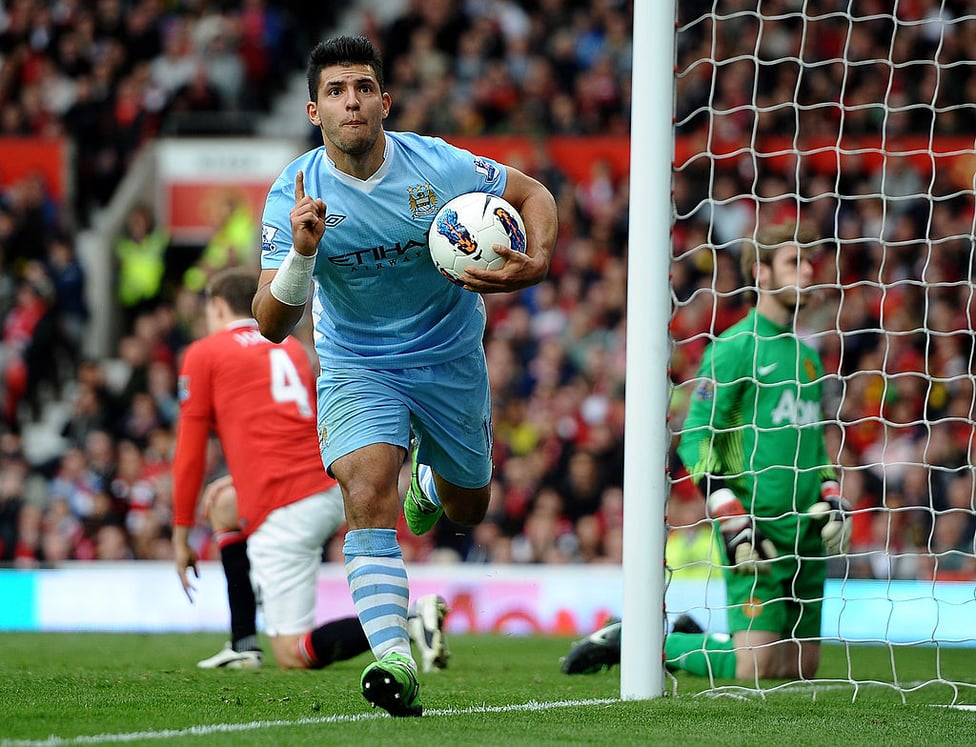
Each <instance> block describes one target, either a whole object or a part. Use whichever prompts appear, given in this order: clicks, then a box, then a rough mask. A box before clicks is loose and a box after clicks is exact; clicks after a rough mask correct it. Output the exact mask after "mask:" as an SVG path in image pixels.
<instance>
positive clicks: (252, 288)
mask: <svg viewBox="0 0 976 747" xmlns="http://www.w3.org/2000/svg"><path fill="white" fill-rule="evenodd" d="M257 291H258V279H257V276H256V275H255V274H254V273H253V272H251V271H250V270H247V269H245V268H243V267H228V268H226V269H224V270H220V271H219V272H217V273H216V274H215V275H214V276H213V277H212V278H211V279H210V282H209V283H208V284H207V295H208V296H210V297H211V298H222V299H224V301H226V302H227V305H228V306H229V307H230V310H231V311H232V312H233V313H235V314H239V315H240V316H250V315H251V301H252V300H253V299H254V294H255V293H257Z"/></svg>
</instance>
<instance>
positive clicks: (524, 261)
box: [461, 244, 549, 293]
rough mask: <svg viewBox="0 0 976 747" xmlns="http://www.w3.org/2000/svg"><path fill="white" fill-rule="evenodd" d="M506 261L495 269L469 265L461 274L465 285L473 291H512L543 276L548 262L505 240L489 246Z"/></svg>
mask: <svg viewBox="0 0 976 747" xmlns="http://www.w3.org/2000/svg"><path fill="white" fill-rule="evenodd" d="M492 248H493V249H494V250H495V252H496V253H497V254H498V256H500V257H504V259H505V264H503V265H502V266H501V267H499V268H498V269H497V270H485V269H481V268H479V267H469V268H467V269H466V270H465V271H464V272H463V273H462V274H461V281H462V282H463V283H464V287H465V288H466V289H467V290H469V291H474V292H475V293H511V292H513V291H518V290H522V289H523V288H528V287H530V286H532V285H535V284H536V283H538V282H539V281H541V280H543V279H544V278H545V277H546V273H547V272H548V271H549V268H548V265H547V264H546V262H545V261H544V260H543V259H541V258H535V259H533V257H532V256H531V255H529V254H526V253H525V252H517V251H515V250H514V249H512V248H510V247H508V246H505V245H504V244H495V245H493V247H492Z"/></svg>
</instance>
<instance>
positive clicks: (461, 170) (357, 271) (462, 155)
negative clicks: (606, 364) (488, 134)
mask: <svg viewBox="0 0 976 747" xmlns="http://www.w3.org/2000/svg"><path fill="white" fill-rule="evenodd" d="M298 171H303V172H304V173H305V194H306V195H308V196H310V197H312V198H316V197H321V198H322V200H323V202H325V204H326V229H325V234H324V235H323V237H322V240H321V241H320V242H319V247H318V259H317V261H316V263H315V272H314V275H313V278H314V283H313V297H312V319H313V322H314V326H315V349H316V352H317V353H318V355H319V359H320V360H321V363H322V365H323V366H330V367H370V368H374V367H385V368H393V367H395V368H411V367H414V366H426V365H434V364H438V363H443V362H445V361H449V360H454V359H456V358H458V357H460V356H462V355H465V354H467V353H470V352H471V351H472V350H474V349H475V348H476V347H477V346H479V345H480V344H481V340H482V336H483V334H484V326H485V311H484V301H483V300H482V298H481V296H480V295H478V294H477V293H472V292H471V291H466V290H464V289H463V288H460V287H458V286H455V285H453V284H452V283H451V282H449V281H448V280H447V279H446V278H444V277H443V276H442V275H441V274H440V273H439V272H438V271H437V269H436V268H435V267H434V263H433V262H432V261H431V259H430V252H429V250H428V247H427V229H428V228H429V227H430V224H431V222H432V221H433V218H434V215H435V214H436V213H437V210H438V209H439V208H440V207H441V206H442V205H443V204H444V203H445V202H447V201H448V200H450V199H451V198H453V197H456V196H457V195H460V194H464V193H465V192H489V193H491V194H496V195H501V194H502V192H504V190H505V182H506V172H505V169H504V168H503V167H502V166H501V165H500V164H498V163H497V162H495V161H492V160H490V159H488V158H482V157H479V156H475V155H473V154H471V153H469V152H468V151H466V150H462V149H460V148H455V147H454V146H452V145H449V144H448V143H446V142H444V141H443V140H441V139H440V138H432V137H425V136H421V135H416V134H413V133H400V132H387V133H386V151H385V154H384V160H383V165H382V166H381V167H380V168H379V170H378V171H377V172H376V173H375V174H373V175H372V176H371V177H369V178H368V179H366V180H361V179H357V178H355V177H352V176H350V175H348V174H345V173H342V172H341V171H339V170H338V169H336V167H335V164H334V163H333V162H332V160H331V159H330V158H329V157H328V155H327V154H326V151H325V147H324V146H322V147H319V148H316V149H314V150H311V151H309V152H307V153H305V154H303V155H302V156H299V157H298V158H297V159H296V160H294V161H292V162H291V163H290V164H289V165H288V166H287V167H286V168H285V170H284V171H283V172H282V173H281V175H280V176H279V177H278V179H277V180H276V181H275V183H274V184H273V185H272V187H271V191H270V192H269V194H268V199H267V202H266V203H265V208H264V218H263V224H264V225H263V227H262V237H261V268H262V269H276V268H278V267H279V266H280V265H281V263H282V261H283V260H284V258H285V255H287V254H288V251H289V250H290V249H291V248H292V241H293V239H292V234H291V222H290V220H289V218H288V212H289V211H290V210H291V209H292V208H293V207H294V206H295V175H296V174H297V173H298Z"/></svg>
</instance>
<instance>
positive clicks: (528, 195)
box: [461, 166, 559, 293]
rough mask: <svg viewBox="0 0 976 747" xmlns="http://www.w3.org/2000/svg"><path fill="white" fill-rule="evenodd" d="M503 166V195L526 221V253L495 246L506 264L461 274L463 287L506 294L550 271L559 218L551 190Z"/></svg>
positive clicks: (539, 278) (511, 168)
mask: <svg viewBox="0 0 976 747" xmlns="http://www.w3.org/2000/svg"><path fill="white" fill-rule="evenodd" d="M505 168H506V172H507V174H508V177H507V181H506V184H505V194H504V195H502V196H503V197H504V198H505V199H506V200H508V201H509V202H510V203H511V204H512V206H513V207H514V208H515V209H516V210H518V211H519V215H521V216H522V221H523V222H524V223H525V240H526V246H525V253H522V252H516V251H512V250H511V249H509V248H508V247H505V246H502V245H498V246H496V247H495V251H496V252H498V254H500V255H501V256H503V257H505V264H504V265H502V267H501V268H500V269H498V270H481V269H476V268H469V269H467V270H465V273H464V275H462V276H461V279H462V280H463V281H464V287H465V288H467V289H468V290H471V291H475V292H476V293H509V292H511V291H517V290H521V289H522V288H528V287H529V286H531V285H535V284H536V283H539V282H541V281H542V280H543V279H545V277H546V275H547V274H548V273H549V263H550V261H551V260H552V251H553V249H554V248H555V246H556V234H557V232H558V230H559V221H558V218H557V213H556V200H555V198H554V197H553V196H552V193H551V192H550V191H549V190H548V189H546V187H545V186H544V185H543V184H541V183H540V182H539V181H537V180H535V179H533V178H532V177H531V176H528V175H527V174H524V173H522V172H521V171H519V170H518V169H516V168H513V167H512V166H506V167H505Z"/></svg>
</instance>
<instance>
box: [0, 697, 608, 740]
mask: <svg viewBox="0 0 976 747" xmlns="http://www.w3.org/2000/svg"><path fill="white" fill-rule="evenodd" d="M620 702H621V701H620V700H619V699H617V698H591V699H588V700H557V701H553V702H550V703H543V702H539V701H535V700H530V701H529V702H528V703H520V704H518V703H517V704H512V705H504V706H488V705H484V706H471V707H470V708H434V709H430V710H426V711H424V716H463V715H466V714H474V713H511V712H517V711H548V710H552V709H555V708H573V707H579V706H594V705H610V704H612V703H620ZM385 717H386V714H385V713H383V712H382V711H381V712H379V713H375V712H371V713H354V714H348V715H342V716H320V717H315V718H300V719H295V720H294V721H284V720H276V721H251V722H248V723H244V724H209V725H206V726H190V727H187V728H186V729H161V730H158V731H136V732H128V733H125V734H92V735H87V736H80V737H58V736H54V735H52V736H50V737H47V738H45V739H2V740H0V747H67V745H76V744H124V743H126V742H135V741H139V740H146V739H176V738H179V737H204V736H207V735H210V734H233V733H235V732H242V731H258V730H261V729H277V728H280V727H283V726H285V727H287V726H312V725H318V724H351V723H355V722H356V721H367V720H371V719H377V718H385Z"/></svg>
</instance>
